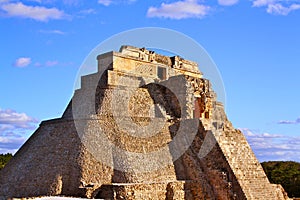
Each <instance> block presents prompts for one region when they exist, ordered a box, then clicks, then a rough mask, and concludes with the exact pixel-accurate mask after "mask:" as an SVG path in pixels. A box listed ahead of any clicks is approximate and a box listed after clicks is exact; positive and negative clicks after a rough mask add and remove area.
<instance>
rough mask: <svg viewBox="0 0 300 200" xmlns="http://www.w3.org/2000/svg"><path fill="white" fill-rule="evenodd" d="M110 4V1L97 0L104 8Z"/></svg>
mask: <svg viewBox="0 0 300 200" xmlns="http://www.w3.org/2000/svg"><path fill="white" fill-rule="evenodd" d="M112 2H113V1H112V0H98V3H99V4H102V5H104V6H109V5H110V4H112Z"/></svg>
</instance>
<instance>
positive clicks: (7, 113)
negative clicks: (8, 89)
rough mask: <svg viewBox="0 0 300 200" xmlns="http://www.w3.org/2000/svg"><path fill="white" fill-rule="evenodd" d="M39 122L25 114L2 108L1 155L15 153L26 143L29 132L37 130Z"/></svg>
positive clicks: (0, 128) (0, 122)
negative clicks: (26, 134) (26, 135)
mask: <svg viewBox="0 0 300 200" xmlns="http://www.w3.org/2000/svg"><path fill="white" fill-rule="evenodd" d="M37 123H38V120H37V119H35V118H33V117H30V116H28V115H27V114H25V113H20V112H16V111H14V110H11V109H1V108H0V153H9V152H10V153H14V152H16V151H17V149H18V148H20V146H21V145H22V144H23V143H24V141H25V140H26V137H25V136H24V134H25V133H26V132H27V131H32V130H33V129H34V128H36V125H37Z"/></svg>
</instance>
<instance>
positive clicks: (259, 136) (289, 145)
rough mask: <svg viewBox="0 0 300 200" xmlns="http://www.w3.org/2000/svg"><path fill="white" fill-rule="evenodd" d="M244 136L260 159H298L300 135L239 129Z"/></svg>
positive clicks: (299, 156) (299, 157)
mask: <svg viewBox="0 0 300 200" xmlns="http://www.w3.org/2000/svg"><path fill="white" fill-rule="evenodd" d="M240 130H241V131H242V132H243V133H244V134H245V136H246V138H247V140H248V142H249V144H250V146H251V147H252V149H253V151H254V153H255V155H256V156H257V157H258V159H259V160H260V161H269V160H293V161H298V162H299V161H300V137H291V136H285V135H279V134H270V133H260V132H259V131H255V130H251V129H248V128H241V129H240Z"/></svg>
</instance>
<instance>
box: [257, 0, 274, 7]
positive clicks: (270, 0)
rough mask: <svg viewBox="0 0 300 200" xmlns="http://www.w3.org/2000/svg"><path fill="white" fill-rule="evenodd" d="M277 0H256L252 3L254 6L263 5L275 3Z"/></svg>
mask: <svg viewBox="0 0 300 200" xmlns="http://www.w3.org/2000/svg"><path fill="white" fill-rule="evenodd" d="M274 2H275V0H255V1H253V3H252V6H253V7H262V6H267V5H270V4H274Z"/></svg>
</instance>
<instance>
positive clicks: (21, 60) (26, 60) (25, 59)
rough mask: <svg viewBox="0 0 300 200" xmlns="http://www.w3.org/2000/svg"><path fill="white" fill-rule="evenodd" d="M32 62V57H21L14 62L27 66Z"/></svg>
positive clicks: (15, 64) (19, 65)
mask: <svg viewBox="0 0 300 200" xmlns="http://www.w3.org/2000/svg"><path fill="white" fill-rule="evenodd" d="M30 63H31V58H29V57H21V58H18V59H17V60H16V61H15V62H14V66H15V67H27V66H28V65H29V64H30Z"/></svg>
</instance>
